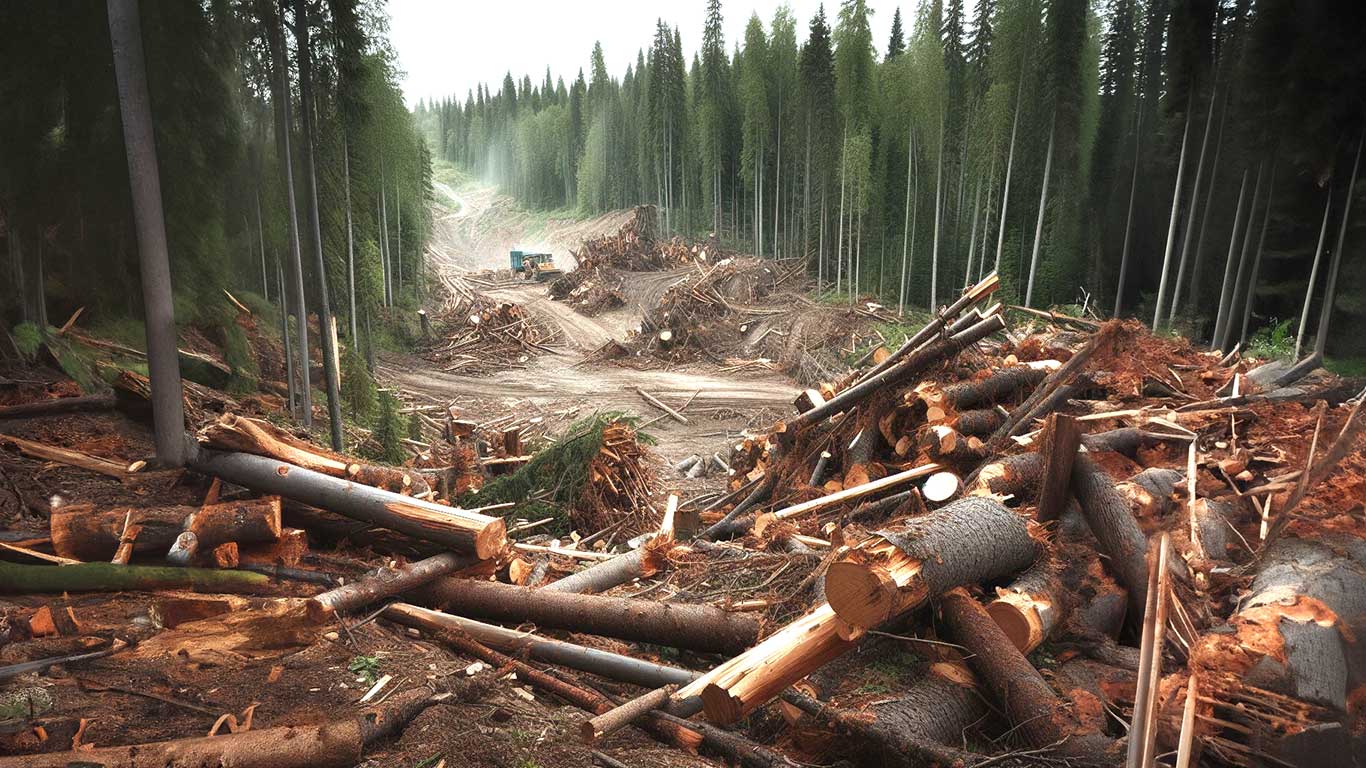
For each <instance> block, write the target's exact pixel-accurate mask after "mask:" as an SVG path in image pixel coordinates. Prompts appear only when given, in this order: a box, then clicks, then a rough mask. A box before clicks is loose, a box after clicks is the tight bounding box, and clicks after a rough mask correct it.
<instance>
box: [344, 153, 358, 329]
mask: <svg viewBox="0 0 1366 768" xmlns="http://www.w3.org/2000/svg"><path fill="white" fill-rule="evenodd" d="M342 180H343V181H344V182H345V185H346V291H347V293H348V294H350V298H351V311H350V312H349V313H348V314H349V315H350V320H351V349H352V350H353V351H354V350H355V349H356V343H357V342H356V340H357V339H358V338H360V337H359V336H357V335H356V235H355V230H354V229H353V228H352V224H351V145H350V143H349V142H348V141H347V139H346V138H345V137H342Z"/></svg>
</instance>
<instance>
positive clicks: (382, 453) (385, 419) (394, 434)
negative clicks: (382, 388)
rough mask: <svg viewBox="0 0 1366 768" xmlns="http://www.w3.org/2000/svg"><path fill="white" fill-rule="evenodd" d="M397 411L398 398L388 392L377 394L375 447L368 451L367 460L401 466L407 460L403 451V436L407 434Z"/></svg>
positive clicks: (401, 416) (405, 426) (400, 415)
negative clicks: (377, 409) (377, 412)
mask: <svg viewBox="0 0 1366 768" xmlns="http://www.w3.org/2000/svg"><path fill="white" fill-rule="evenodd" d="M398 409H399V402H398V398H396V397H394V396H393V395H391V394H389V393H388V392H381V393H380V394H379V418H378V419H376V421H375V430H374V432H373V437H374V438H375V443H377V447H375V448H372V449H371V450H370V452H369V453H368V454H367V457H368V458H371V459H374V460H375V461H381V462H384V463H385V464H402V463H403V460H404V459H405V458H407V454H406V453H405V452H404V450H403V436H404V434H405V433H406V432H407V425H406V424H404V423H403V415H402V414H400V413H399V412H398Z"/></svg>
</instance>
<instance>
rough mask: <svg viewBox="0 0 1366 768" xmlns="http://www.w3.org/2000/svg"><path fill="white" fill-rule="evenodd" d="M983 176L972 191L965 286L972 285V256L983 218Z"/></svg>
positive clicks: (978, 178) (964, 272) (979, 177)
mask: <svg viewBox="0 0 1366 768" xmlns="http://www.w3.org/2000/svg"><path fill="white" fill-rule="evenodd" d="M981 207H982V177H981V176H978V177H977V189H976V190H975V191H974V192H973V193H972V236H971V237H969V238H968V264H967V267H966V268H965V269H964V270H963V288H964V289H965V290H966V289H967V287H968V286H970V285H972V257H973V254H974V253H975V252H976V251H977V225H978V223H979V219H980V218H981V216H980V214H981Z"/></svg>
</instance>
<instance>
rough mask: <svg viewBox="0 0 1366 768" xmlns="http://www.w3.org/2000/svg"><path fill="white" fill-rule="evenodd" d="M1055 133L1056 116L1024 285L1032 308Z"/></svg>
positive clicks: (1046, 209)
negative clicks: (1026, 280)
mask: <svg viewBox="0 0 1366 768" xmlns="http://www.w3.org/2000/svg"><path fill="white" fill-rule="evenodd" d="M1056 133H1057V115H1056V113H1055V114H1054V118H1053V125H1052V126H1050V127H1049V129H1048V152H1047V154H1045V155H1044V160H1043V191H1042V192H1040V193H1039V218H1038V220H1037V221H1035V223H1034V253H1033V254H1032V255H1031V256H1030V257H1029V282H1028V283H1027V284H1026V285H1025V306H1026V307H1032V306H1034V275H1035V273H1036V272H1037V271H1038V269H1039V246H1040V245H1042V244H1043V217H1044V214H1045V213H1047V212H1048V181H1049V177H1050V176H1051V175H1052V170H1053V144H1054V139H1055V138H1056Z"/></svg>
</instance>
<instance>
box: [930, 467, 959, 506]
mask: <svg viewBox="0 0 1366 768" xmlns="http://www.w3.org/2000/svg"><path fill="white" fill-rule="evenodd" d="M962 487H963V481H962V480H961V479H960V478H959V477H958V475H955V474H954V473H952V472H935V473H934V474H933V475H930V476H929V477H928V478H926V479H925V486H924V487H923V488H922V489H921V493H922V495H923V496H924V498H925V501H928V502H930V503H933V504H942V503H943V502H946V501H948V500H949V499H952V498H953V497H954V496H955V495H957V493H958V489H959V488H962Z"/></svg>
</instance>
